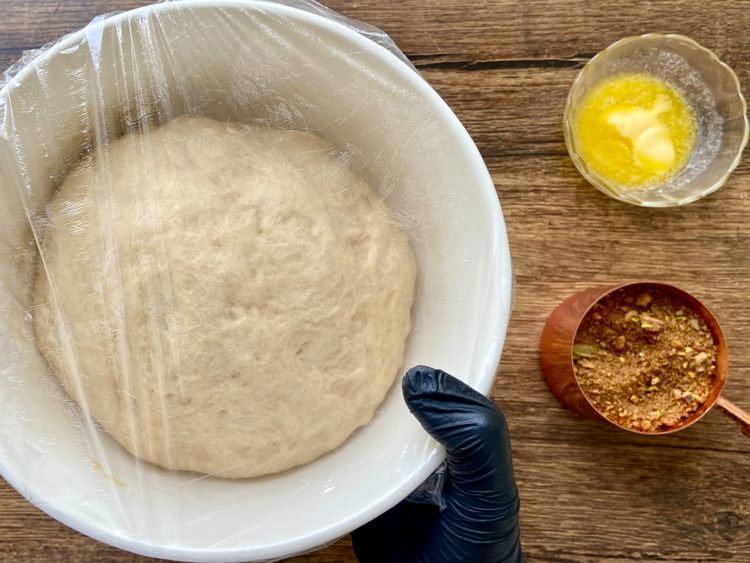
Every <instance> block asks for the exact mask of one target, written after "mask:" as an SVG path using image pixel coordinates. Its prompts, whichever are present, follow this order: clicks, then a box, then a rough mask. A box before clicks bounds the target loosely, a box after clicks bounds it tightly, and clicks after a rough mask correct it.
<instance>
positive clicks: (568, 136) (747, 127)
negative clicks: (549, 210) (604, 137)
mask: <svg viewBox="0 0 750 563" xmlns="http://www.w3.org/2000/svg"><path fill="white" fill-rule="evenodd" d="M654 39H670V40H673V41H678V42H682V43H686V44H688V45H690V46H691V47H693V48H694V49H697V50H698V51H700V52H702V53H703V54H705V55H707V56H708V58H709V59H711V60H712V61H713V62H714V63H715V64H718V66H719V68H721V70H722V71H724V72H726V73H727V74H728V75H729V77H730V78H731V80H732V81H733V82H734V90H735V92H736V93H737V96H738V97H739V101H740V104H741V106H742V118H743V134H742V140H741V142H740V145H739V147H738V149H737V154H735V155H734V158H733V159H732V161H731V162H730V163H729V166H728V167H727V169H726V171H725V172H724V173H723V174H722V175H721V177H720V178H719V179H718V180H717V181H716V182H714V183H713V184H712V185H711V186H709V187H708V188H707V189H705V190H703V191H702V192H700V193H697V194H692V195H690V196H688V197H685V198H683V199H680V200H674V201H668V200H665V201H658V202H643V201H640V200H638V199H637V198H632V199H631V198H628V197H626V196H625V195H623V194H621V193H618V192H617V191H615V190H614V189H612V188H611V187H610V185H609V184H608V183H607V182H606V181H605V180H603V179H602V178H600V177H599V176H598V175H597V174H595V173H594V172H592V171H591V170H589V168H588V166H587V165H586V163H585V162H584V160H583V159H582V158H581V156H580V155H579V154H578V151H577V150H576V147H575V142H574V137H575V136H574V135H573V124H572V119H571V113H572V111H573V92H574V91H575V90H576V89H577V88H578V87H579V86H580V84H581V82H582V81H583V79H584V77H585V76H586V75H587V74H588V73H589V72H591V69H592V67H593V65H594V64H596V63H597V62H598V61H600V59H601V58H602V57H603V56H604V55H605V54H606V53H608V52H611V51H613V50H615V49H618V48H620V47H622V46H623V45H627V44H630V43H638V42H640V41H644V40H654ZM563 134H564V137H565V147H566V148H567V150H568V155H569V156H570V159H571V160H572V161H573V164H574V165H575V167H576V169H577V170H578V172H579V173H580V174H581V176H583V178H584V179H585V180H586V181H587V182H588V183H589V184H591V185H592V186H594V187H595V188H596V189H598V190H599V191H600V192H602V193H604V194H606V195H608V196H609V197H611V198H613V199H616V200H618V201H622V202H624V203H629V204H631V205H638V206H640V207H676V206H681V205H687V204H689V203H693V202H695V201H697V200H699V199H702V198H704V197H706V196H707V195H710V194H712V193H714V192H715V191H716V190H718V189H719V188H721V187H722V186H723V185H724V184H726V183H727V180H728V179H729V176H731V175H732V173H733V172H734V171H735V169H736V168H737V166H739V164H740V162H741V161H742V154H743V152H744V151H745V147H746V146H747V143H748V138H749V137H750V121H748V116H747V100H746V99H745V96H744V95H743V94H742V85H741V84H740V80H739V78H738V77H737V73H736V72H735V71H734V70H733V69H732V67H730V66H729V65H728V64H726V63H725V62H723V61H722V60H721V59H720V58H719V57H718V55H716V53H714V52H713V51H712V50H711V49H708V48H706V47H704V46H703V45H701V44H700V43H698V42H697V41H695V40H694V39H692V38H690V37H688V36H686V35H681V34H679V33H644V34H643V35H631V36H628V37H623V38H621V39H618V40H617V41H615V42H614V43H612V44H611V45H609V46H607V47H605V48H604V49H602V50H601V51H599V52H598V53H597V54H596V55H594V56H593V57H592V58H591V59H590V60H589V61H588V62H586V64H585V65H584V66H583V68H582V69H581V71H580V72H579V73H578V75H577V76H576V78H575V80H573V83H572V84H571V86H570V89H569V90H568V96H567V97H566V99H565V109H564V110H563Z"/></svg>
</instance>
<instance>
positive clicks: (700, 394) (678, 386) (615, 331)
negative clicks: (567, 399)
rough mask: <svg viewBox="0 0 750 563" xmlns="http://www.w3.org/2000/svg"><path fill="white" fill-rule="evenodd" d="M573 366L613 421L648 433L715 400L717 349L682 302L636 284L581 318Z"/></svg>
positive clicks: (702, 324)
mask: <svg viewBox="0 0 750 563" xmlns="http://www.w3.org/2000/svg"><path fill="white" fill-rule="evenodd" d="M573 365H574V368H575V373H576V377H577V378H578V382H579V384H580V385H581V388H582V389H583V391H584V393H585V394H586V396H587V397H588V399H589V400H590V401H591V402H592V403H593V404H594V406H595V407H596V408H597V409H598V410H599V411H600V412H602V413H603V414H604V415H605V416H606V417H607V418H609V419H610V420H612V421H614V422H617V423H618V424H620V425H622V426H626V427H628V428H632V429H634V430H639V431H642V432H659V431H663V430H666V429H668V428H670V427H673V426H675V425H676V424H677V423H679V422H680V420H682V419H684V418H686V417H688V416H689V415H690V414H691V413H693V412H695V411H696V410H697V409H698V408H699V407H700V405H701V404H703V403H704V402H705V401H706V399H707V398H708V394H709V392H710V390H711V388H712V384H713V381H714V378H715V377H716V346H715V345H714V341H713V337H712V335H711V331H710V330H709V329H708V327H707V326H706V323H705V322H704V321H703V319H702V318H701V317H700V316H699V315H698V314H697V313H695V312H694V311H693V310H692V309H690V307H689V306H688V305H687V304H686V303H684V302H683V301H682V300H680V299H678V298H676V297H675V296H672V295H670V294H667V293H666V292H664V291H661V290H659V289H656V288H653V287H649V286H631V287H628V288H625V289H621V290H618V291H616V292H613V293H612V294H610V295H608V296H607V297H605V298H604V299H602V300H601V301H599V303H597V304H596V305H595V306H594V307H593V308H592V309H591V311H589V313H588V315H586V317H585V318H584V320H583V322H582V323H581V326H580V328H579V329H578V333H577V334H576V339H575V345H574V347H573Z"/></svg>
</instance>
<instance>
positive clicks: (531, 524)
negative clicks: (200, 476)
mask: <svg viewBox="0 0 750 563" xmlns="http://www.w3.org/2000/svg"><path fill="white" fill-rule="evenodd" d="M147 3H148V2H147V1H136V0H120V1H117V0H112V1H108V0H68V1H60V2H53V1H47V0H0V67H6V66H8V65H9V64H10V63H11V62H13V61H14V60H16V59H17V58H18V57H19V56H20V55H21V52H22V51H23V50H24V49H30V48H34V47H38V46H40V45H42V44H44V43H45V42H48V41H51V40H54V39H55V38H57V37H59V36H60V35H62V34H64V33H67V32H69V31H72V30H75V29H77V28H79V27H81V26H82V25H84V24H85V23H86V22H88V21H89V20H90V19H92V18H93V17H94V16H96V15H97V14H101V13H105V12H108V11H116V10H123V9H128V8H133V7H136V6H140V5H144V4H147ZM329 6H330V7H331V8H333V9H335V10H337V11H339V12H340V13H342V14H344V15H347V16H350V17H353V18H356V19H360V20H362V21H366V22H368V23H370V24H372V25H376V26H378V27H381V28H382V29H384V30H385V31H387V32H388V33H389V34H390V35H391V36H392V37H393V39H394V40H395V41H396V43H397V44H398V45H399V46H400V47H401V49H402V50H403V51H404V52H405V53H406V54H407V55H408V56H409V57H410V58H411V59H412V60H413V61H414V62H415V64H416V65H417V66H418V67H419V68H420V70H421V72H422V73H423V75H424V77H425V78H426V79H427V80H428V81H429V82H430V83H431V84H432V85H433V86H434V88H435V89H436V90H437V91H438V92H439V93H440V94H441V95H442V96H443V97H444V98H445V100H446V101H447V102H448V104H449V105H450V106H451V107H452V108H453V110H454V111H455V113H456V114H457V115H458V117H459V118H460V119H461V120H462V122H463V123H464V125H465V126H466V128H467V129H468V130H469V133H470V134H471V135H472V136H473V138H474V140H475V141H476V143H477V145H478V146H479V149H480V151H481V152H482V154H483V155H484V157H485V159H486V162H487V165H488V167H489V169H490V171H491V173H492V177H493V179H494V182H495V185H496V187H497V193H498V196H499V198H500V201H501V204H502V206H503V210H504V213H505V220H506V222H507V228H508V233H509V237H510V243H511V250H512V253H513V260H514V268H515V275H516V280H517V282H518V295H517V302H516V307H515V311H514V314H513V319H512V322H511V325H510V329H509V333H508V338H507V341H506V345H505V350H504V352H503V358H502V363H501V366H500V369H499V373H498V379H497V382H496V384H495V387H494V390H493V393H492V397H493V399H494V400H495V401H496V402H497V403H498V404H499V405H500V406H501V407H502V409H503V410H504V411H505V413H506V415H507V418H508V421H509V423H510V426H511V432H512V437H513V449H514V459H515V464H516V474H517V479H518V483H519V487H520V491H521V499H522V534H523V544H524V549H525V552H526V554H527V556H528V559H529V561H540V562H542V561H548V562H598V561H606V562H611V563H615V562H625V561H679V562H687V561H716V562H743V563H747V562H748V561H750V440H748V439H746V438H743V437H742V436H741V435H740V432H739V431H738V429H737V428H736V427H735V426H734V425H733V424H732V423H731V422H730V421H729V420H727V419H725V418H724V417H722V416H721V415H720V414H719V413H718V412H712V413H709V415H708V416H707V417H706V419H704V420H703V421H701V422H700V423H699V424H697V425H695V426H693V427H692V428H690V429H688V430H686V431H684V432H680V433H677V434H676V435H673V436H668V437H659V438H658V439H652V438H639V437H634V436H631V435H628V434H625V433H622V432H619V431H617V430H615V429H613V428H609V427H607V426H605V425H602V424H598V423H593V422H587V421H584V420H581V419H580V418H578V417H577V416H575V415H574V414H571V413H569V412H567V411H565V410H563V409H562V408H561V407H560V406H559V405H558V404H557V403H556V402H555V400H554V399H553V397H552V396H551V395H550V393H549V392H548V391H547V389H546V387H545V385H544V382H543V381H542V378H541V374H540V370H539V367H538V355H537V345H538V339H539V335H540V333H541V329H542V326H543V323H544V320H545V318H546V316H547V315H548V314H549V312H550V311H551V310H552V308H553V307H554V306H555V305H556V304H557V303H558V302H559V301H561V300H562V299H563V298H564V297H566V296H567V295H569V294H570V293H572V292H574V291H577V290H580V289H583V288H586V287H589V286H592V285H595V284H611V283H617V282H620V281H623V280H628V279H633V278H643V277H649V278H657V279H662V280H667V281H673V282H675V283H677V284H679V285H682V286H683V287H685V288H686V289H688V290H690V291H692V292H694V293H695V294H696V295H697V296H699V297H700V298H702V299H704V300H705V302H706V303H707V304H709V306H710V307H712V308H713V309H714V311H715V313H716V314H717V315H718V317H719V318H720V319H721V320H722V324H723V326H724V329H725V331H726V334H727V338H728V340H729V345H730V350H731V374H730V381H729V383H728V385H727V388H726V395H727V396H728V397H730V398H731V399H734V400H736V401H737V402H738V403H740V404H742V405H744V406H745V407H750V346H749V345H750V300H749V299H748V296H750V227H748V226H747V223H748V219H747V218H748V216H750V197H749V194H750V158H749V159H748V161H746V162H745V163H743V164H742V165H741V166H740V168H739V169H738V170H737V171H736V172H735V174H734V175H733V176H732V178H731V179H730V181H729V183H728V184H727V185H726V186H725V187H724V188H723V189H722V190H720V191H719V192H717V193H716V194H714V195H712V196H710V197H708V198H706V199H704V200H702V201H700V202H698V203H695V204H692V205H689V206H687V207H685V208H682V209H669V210H647V209H641V208H635V207H630V206H627V205H625V204H621V203H618V202H616V201H613V200H611V199H608V198H607V197H606V196H604V195H602V194H600V193H599V192H597V191H596V190H594V189H593V188H591V187H590V186H588V185H587V184H586V183H585V182H584V181H583V180H582V178H581V177H580V176H579V175H578V173H577V172H576V170H575V169H574V167H573V165H572V164H571V162H570V160H569V159H568V157H567V153H566V150H565V145H564V143H563V135H562V130H561V120H562V110H563V104H564V100H565V96H566V93H567V90H568V88H569V86H570V83H571V81H572V80H573V78H574V77H575V75H576V73H577V72H578V71H579V69H580V68H581V66H582V65H583V64H584V63H585V62H586V60H587V59H588V58H589V57H591V56H592V55H593V54H594V53H596V52H598V51H599V50H601V49H603V48H604V47H606V46H607V45H608V44H610V43H611V42H613V41H615V40H616V39H618V38H620V37H623V36H627V35H633V34H639V33H644V32H648V31H665V32H678V33H683V34H686V35H690V36H691V37H693V38H694V39H696V40H698V41H699V42H700V43H702V44H703V45H705V46H707V47H709V48H711V49H713V50H714V51H716V53H717V54H718V55H719V56H720V57H721V58H722V59H723V60H724V61H725V62H727V63H729V64H730V65H731V66H733V67H734V69H735V70H736V71H737V73H738V75H739V78H740V81H741V82H742V83H743V84H745V85H748V84H750V42H749V41H748V39H750V2H747V1H738V0H731V1H711V2H704V1H699V0H694V1H690V0H683V1H679V0H674V1H670V2H659V1H653V2H641V1H636V0H628V1H623V0H601V1H593V0H592V1H584V0H576V1H573V0H571V1H549V0H526V1H524V0H517V1H515V2H510V1H495V0H485V1H469V2H465V1H458V0H439V1H438V0H404V1H401V2H391V1H385V0H380V1H376V0H362V1H356V2H345V1H344V0H331V2H330V3H329ZM749 88H750V87H749ZM0 561H3V562H5V561H8V562H10V561H39V562H50V563H53V562H67V561H71V562H78V561H112V562H123V563H124V562H136V561H139V562H140V561H147V560H146V559H145V558H141V557H137V556H134V555H131V554H129V553H125V552H122V551H118V550H116V549H114V548H110V547H108V546H105V545H102V544H100V543H98V542H96V541H94V540H91V539H89V538H86V537H84V536H82V535H80V534H78V533H76V532H74V531H71V530H69V529H68V528H66V527H65V526H63V525H61V524H58V523H57V522H55V521H54V520H52V519H51V518H49V517H47V516H46V515H44V514H43V513H41V512H40V511H39V510H37V509H36V508H34V507H33V506H32V505H30V504H29V503H27V502H26V501H25V500H23V499H22V498H21V496H20V495H18V494H17V493H16V492H15V491H14V490H12V489H11V488H10V487H9V486H8V485H6V484H5V483H4V482H3V481H2V480H1V479H0ZM292 561H294V562H295V563H324V562H325V563H344V562H346V563H351V562H354V561H355V558H354V556H353V555H352V552H351V545H350V542H349V540H348V539H347V538H344V539H342V540H340V541H339V542H338V543H336V544H335V545H333V546H331V547H329V548H326V549H324V550H321V551H318V552H316V553H311V554H308V555H305V556H302V557H298V558H295V559H293V560H292Z"/></svg>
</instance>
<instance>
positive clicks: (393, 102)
mask: <svg viewBox="0 0 750 563" xmlns="http://www.w3.org/2000/svg"><path fill="white" fill-rule="evenodd" d="M186 114H187V115H195V116H204V117H210V118H214V119H218V120H226V121H238V122H244V123H249V124H254V125H263V126H266V127H274V128H285V129H297V130H304V131H311V132H314V133H316V134H318V135H320V136H321V137H323V138H325V139H326V140H327V141H329V142H330V143H331V144H333V145H334V146H335V147H336V148H337V149H339V150H340V151H341V153H342V154H343V155H346V156H347V158H346V159H345V160H346V162H347V165H351V166H352V167H353V168H354V169H355V170H356V171H357V173H359V174H361V175H362V176H363V177H365V178H366V179H367V180H368V182H369V183H370V185H371V186H373V187H374V188H375V189H377V191H378V193H379V195H380V196H381V197H382V198H383V200H384V201H385V203H386V204H387V205H388V207H390V209H391V210H392V211H393V213H394V215H395V217H396V218H397V221H398V223H399V225H400V227H401V228H402V229H403V231H404V232H405V233H406V234H407V236H408V238H409V241H410V243H411V246H412V248H413V250H414V252H415V255H416V257H417V263H418V282H417V297H416V302H415V305H414V308H413V311H412V317H413V324H414V326H413V329H412V332H411V335H410V338H409V341H408V345H407V351H406V358H405V362H404V367H408V366H410V365H414V364H428V365H433V366H436V367H440V368H441V369H444V370H446V371H449V372H451V373H454V374H455V375H456V376H458V377H460V378H461V379H463V380H464V381H466V382H468V383H469V384H471V385H473V386H474V387H475V388H477V389H479V390H481V391H482V392H485V393H487V392H489V389H490V387H491V385H492V381H493V378H494V374H495V370H496V368H497V364H498V361H499V356H500V351H501V348H502V344H503V340H504V337H505V330H506V327H507V323H508V318H509V314H510V307H511V285H512V282H511V280H512V274H511V264H510V255H509V249H508V242H507V238H506V232H505V226H504V223H503V219H502V214H501V210H500V206H499V204H498V201H497V196H496V194H495V190H494V187H493V183H492V180H491V178H490V176H489V173H488V171H487V169H486V167H485V165H484V163H483V161H482V159H481V157H480V155H479V153H478V151H477V149H476V147H475V146H474V144H473V142H472V141H471V139H470V138H469V136H468V134H467V133H466V131H465V130H464V128H463V127H462V126H461V124H460V122H459V121H458V120H457V118H456V117H455V116H454V115H453V114H452V113H451V111H450V110H449V109H448V107H447V106H446V104H445V103H444V102H443V101H442V100H441V98H440V97H439V96H438V95H437V94H436V93H435V92H434V91H433V90H432V89H431V88H430V86H429V85H428V84H427V83H426V82H425V81H424V80H423V79H422V78H421V77H420V76H419V74H418V73H417V72H416V71H415V70H414V68H413V67H412V66H411V65H410V64H409V63H408V60H407V59H406V57H405V56H404V55H403V54H402V53H400V51H398V49H397V48H396V47H395V45H394V44H393V43H392V42H391V41H390V40H389V38H388V37H387V36H386V35H385V34H384V33H382V32H380V31H379V30H377V29H374V28H371V27H368V26H364V25H362V24H359V23H356V22H351V21H349V20H346V19H344V18H342V17H340V16H338V15H337V14H335V13H333V12H330V11H328V10H326V9H325V8H322V7H321V6H319V5H317V4H314V3H312V2H299V3H294V5H287V4H281V3H271V2H257V1H232V0H216V1H191V0H183V1H176V2H164V3H160V4H156V5H153V6H149V7H145V8H141V9H138V10H134V11H131V12H125V13H121V14H116V15H111V16H106V17H101V18H98V19H96V20H94V21H93V22H92V23H91V24H89V25H88V26H86V27H85V28H84V29H82V30H81V31H78V32H76V33H73V34H71V35H69V36H67V37H65V38H63V39H61V40H60V41H58V42H55V43H54V44H52V45H49V46H47V47H45V48H44V49H42V50H40V51H38V52H34V53H31V54H28V55H26V56H25V57H24V60H23V61H21V62H20V63H19V64H18V65H16V66H14V67H13V68H11V69H10V70H9V71H8V72H6V75H5V83H4V85H3V88H2V90H0V405H2V408H1V409H0V472H1V473H2V476H3V477H4V478H5V479H6V480H7V481H8V482H9V483H10V484H11V485H13V486H14V487H15V488H16V489H17V490H18V491H19V492H20V493H21V494H22V495H23V496H24V497H26V498H27V499H28V500H29V501H31V502H32V503H34V504H35V505H36V506H38V507H39V508H41V509H42V510H44V511H45V512H47V513H48V514H50V515H51V516H53V517H55V518H57V519H58V520H60V521H61V522H63V523H65V524H67V525H69V526H71V527H73V528H75V529H77V530H79V531H81V532H83V533H85V534H87V535H89V536H91V537H94V538H96V539H98V540H101V541H104V542H107V543H109V544H112V545H115V546H117V547H120V548H122V549H127V550H130V551H134V552H137V553H141V554H145V555H150V556H157V557H163V558H170V559H178V560H191V561H248V560H253V561H261V560H272V559H276V558H281V557H285V556H289V555H293V554H296V553H301V552H304V551H306V550H310V549H313V548H315V547H317V546H320V545H323V544H325V543H326V542H330V541H332V540H334V539H336V538H337V537H339V536H341V535H343V534H345V533H347V532H349V531H351V530H353V529H354V528H356V527H357V526H359V525H361V524H363V523H365V522H367V521H369V520H371V519H372V518H374V517H376V516H377V515H379V514H381V513H382V512H384V511H385V510H387V509H388V508H390V507H392V506H394V505H395V504H396V503H397V502H399V501H400V500H401V499H403V498H404V497H405V496H406V495H407V494H408V493H409V492H411V491H412V490H413V489H414V488H416V487H417V486H418V485H419V484H420V483H421V482H422V481H423V480H424V479H425V478H426V477H427V476H429V474H430V473H431V472H432V471H433V470H434V469H435V468H436V467H437V466H438V465H439V463H440V461H441V460H442V458H443V452H442V450H441V449H440V448H439V447H438V445H437V444H436V443H435V442H433V441H432V440H431V439H430V438H429V437H428V436H427V435H426V434H425V433H424V432H423V431H422V429H421V428H420V427H419V425H418V424H417V422H416V421H415V420H414V419H413V418H412V416H411V415H410V414H409V412H408V410H407V408H406V406H405V405H404V403H403V400H402V398H401V393H400V388H399V386H398V385H394V387H393V388H392V389H391V391H390V392H389V394H388V395H387V397H386V399H385V401H384V403H383V404H382V405H381V407H380V408H379V410H378V411H377V413H376V415H375V417H374V419H373V420H372V422H371V423H370V424H369V425H367V426H366V427H364V428H362V429H360V430H359V431H357V432H356V433H355V435H354V436H353V437H352V438H351V439H349V440H348V441H347V442H346V443H345V444H344V445H343V446H341V447H339V448H338V449H336V450H334V451H333V452H331V453H329V454H327V455H325V456H323V457H320V458H318V459H317V460H315V461H313V462H311V463H308V464H306V465H303V466H300V467H298V468H296V469H293V470H291V471H287V472H285V473H281V474H276V475H271V476H267V477H261V478H257V479H244V480H227V479H222V478H220V477H216V476H205V475H199V474H193V473H185V472H177V471H167V470H164V469H161V468H159V467H157V466H154V465H151V464H149V463H146V462H143V461H139V460H138V459H136V458H135V457H133V456H131V455H130V454H129V453H127V452H126V451H125V450H124V449H123V448H122V447H121V446H120V445H119V444H118V443H116V442H115V441H114V440H113V439H112V438H111V437H110V436H109V435H108V434H107V433H106V432H105V431H103V430H102V429H101V428H100V426H99V425H98V424H97V421H96V420H95V419H93V418H92V417H90V416H87V414H86V413H85V412H82V411H81V410H80V409H78V408H76V406H75V405H74V404H73V403H72V401H70V400H69V399H68V398H66V395H65V393H64V391H63V389H62V387H61V386H60V385H59V384H58V383H57V380H56V379H55V377H54V376H53V375H52V374H50V372H49V369H48V367H47V364H46V363H45V361H44V359H43V357H42V355H41V354H40V353H39V351H38V349H37V346H36V343H35V340H34V330H33V318H34V317H33V315H34V303H33V295H32V291H31V283H32V280H33V275H34V274H33V272H34V268H35V263H36V260H37V255H38V242H39V240H40V237H41V236H42V232H41V231H42V227H41V226H42V225H43V217H44V212H45V206H46V204H47V202H48V201H49V199H50V197H51V194H52V193H53V191H54V189H55V188H56V187H57V186H59V185H60V183H61V182H62V180H63V178H64V177H65V174H66V172H67V171H69V170H70V168H71V167H72V166H74V165H75V163H76V162H78V161H79V160H80V159H81V157H82V156H83V155H84V154H86V153H88V152H90V151H92V150H95V149H96V147H97V146H101V145H102V144H104V143H107V142H109V141H112V140H114V139H116V138H118V137H120V136H121V135H122V134H123V133H124V132H125V131H127V130H130V129H132V128H135V127H138V128H141V129H146V130H148V129H149V128H151V127H155V126H156V124H157V123H165V122H168V121H169V120H171V119H173V118H175V117H178V116H181V115H186ZM134 165H135V164H134ZM96 166H97V173H98V174H101V175H102V176H106V174H107V173H108V172H109V171H108V170H107V167H108V163H107V162H106V161H97V164H96ZM220 367H221V366H217V369H220Z"/></svg>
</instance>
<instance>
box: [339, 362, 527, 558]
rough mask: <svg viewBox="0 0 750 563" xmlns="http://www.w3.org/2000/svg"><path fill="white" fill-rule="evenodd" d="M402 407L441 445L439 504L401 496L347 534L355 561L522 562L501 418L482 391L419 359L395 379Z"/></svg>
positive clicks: (508, 453)
mask: <svg viewBox="0 0 750 563" xmlns="http://www.w3.org/2000/svg"><path fill="white" fill-rule="evenodd" d="M403 392H404V399H405V400H406V404H407V405H408V406H409V410H410V411H411V412H412V414H414V416H415V417H416V418H417V420H419V422H420V424H422V426H423V427H424V429H425V430H426V431H427V432H428V433H429V434H430V435H431V436H432V437H433V438H435V439H436V440H437V441H438V442H440V443H441V444H443V446H445V449H446V451H447V460H446V461H447V471H446V475H445V482H444V485H443V500H444V503H443V504H444V508H443V509H442V510H441V508H440V507H438V506H435V505H427V504H416V503H414V502H410V501H409V500H408V499H407V500H406V501H404V502H402V503H401V504H399V505H398V506H396V507H395V508H393V509H391V510H390V511H388V512H386V513H385V514H383V515H382V516H380V517H379V518H377V519H375V520H373V521H372V522H370V523H368V524H366V525H364V526H363V527H361V528H359V529H358V530H356V531H354V532H353V533H352V541H353V544H354V552H355V554H356V555H357V557H358V558H359V560H360V562H361V563H517V562H522V561H523V556H522V554H521V544H520V538H519V528H518V491H517V489H516V484H515V481H514V480H513V466H512V463H511V451H510V440H509V437H508V428H507V426H506V424H505V418H504V417H503V414H502V413H501V412H500V410H499V409H498V408H497V407H496V406H495V405H494V403H492V401H490V400H489V399H487V398H486V397H484V396H483V395H481V394H480V393H477V392H476V391H474V390H473V389H471V388H470V387H469V386H467V385H466V384H464V383H462V382H461V381H459V380H458V379H456V378H455V377H453V376H451V375H448V374H447V373H445V372H443V371H440V370H436V369H432V368H429V367H425V366H418V367H415V368H412V369H410V370H409V371H408V372H407V373H406V375H405V376H404V379H403Z"/></svg>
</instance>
